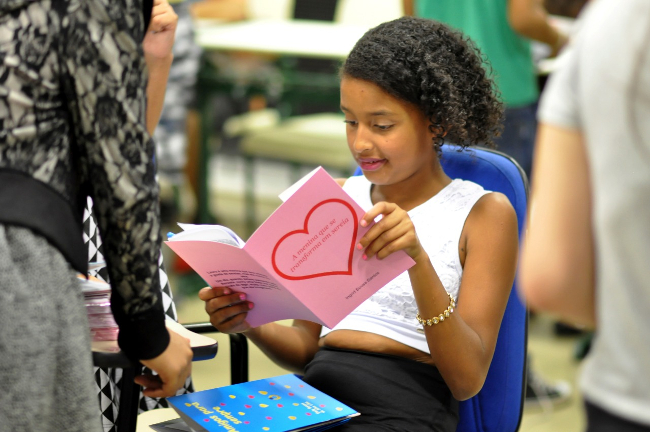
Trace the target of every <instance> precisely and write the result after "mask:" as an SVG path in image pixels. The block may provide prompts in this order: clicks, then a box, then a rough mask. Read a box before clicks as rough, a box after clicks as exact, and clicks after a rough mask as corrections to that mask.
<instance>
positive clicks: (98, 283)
mask: <svg viewBox="0 0 650 432" xmlns="http://www.w3.org/2000/svg"><path fill="white" fill-rule="evenodd" d="M78 278H79V284H80V285H81V291H82V292H83V294H84V303H85V305H86V312H87V313H88V323H89V325H90V336H91V338H92V340H93V341H111V340H117V333H118V331H119V329H118V327H117V323H116V322H115V319H114V318H113V312H112V311H111V287H110V285H109V284H107V283H106V282H104V281H102V280H101V279H98V278H96V277H94V276H88V278H86V277H84V276H83V275H78Z"/></svg>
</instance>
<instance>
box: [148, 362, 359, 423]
mask: <svg viewBox="0 0 650 432" xmlns="http://www.w3.org/2000/svg"><path fill="white" fill-rule="evenodd" d="M167 402H168V403H169V404H170V405H171V406H172V408H174V409H175V410H176V412H178V414H179V415H180V416H181V418H180V419H174V420H168V421H166V422H163V423H158V424H155V425H151V428H152V429H153V430H156V431H206V432H223V431H238V432H247V431H275V432H289V431H317V430H318V431H320V430H325V429H329V428H331V427H334V426H337V425H340V424H341V423H344V422H346V421H348V420H350V418H352V417H355V416H357V415H359V413H358V412H356V411H355V410H353V409H352V408H350V407H348V406H346V405H344V404H342V403H341V402H339V401H337V400H336V399H333V398H331V397H330V396H328V395H326V394H325V393H322V392H321V391H319V390H316V389H315V388H314V387H312V386H310V385H309V384H307V383H306V382H304V381H302V380H301V379H300V378H298V377H296V376H295V375H292V374H287V375H280V376H277V377H273V378H264V379H260V380H256V381H249V382H245V383H241V384H233V385H229V386H225V387H219V388H215V389H210V390H203V391H198V392H194V393H188V394H184V395H180V396H172V397H169V398H167Z"/></svg>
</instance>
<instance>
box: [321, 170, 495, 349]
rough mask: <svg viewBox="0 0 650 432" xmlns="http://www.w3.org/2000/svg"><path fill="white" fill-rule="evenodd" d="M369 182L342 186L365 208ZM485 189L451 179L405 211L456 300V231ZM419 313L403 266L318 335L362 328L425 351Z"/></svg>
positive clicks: (458, 267)
mask: <svg viewBox="0 0 650 432" xmlns="http://www.w3.org/2000/svg"><path fill="white" fill-rule="evenodd" d="M371 186H372V184H371V183H370V182H369V181H368V180H367V179H366V178H365V177H364V176H354V177H350V178H349V179H348V180H347V181H346V182H345V185H344V186H343V189H344V190H345V191H346V192H347V193H348V194H350V196H351V197H352V198H353V199H354V200H355V201H356V202H357V203H359V205H360V206H361V207H362V208H363V209H364V210H370V209H371V208H372V206H373V204H372V201H371V199H370V188H371ZM486 193H489V191H486V190H484V189H483V188H482V187H481V186H479V185H477V184H476V183H472V182H469V181H465V180H460V179H455V180H453V181H452V182H451V183H450V184H448V185H447V186H446V187H445V188H444V189H442V190H441V191H440V192H438V193H437V194H436V195H435V196H433V197H432V198H431V199H429V200H428V201H426V202H425V203H423V204H421V205H419V206H417V207H416V208H414V209H412V210H411V211H409V212H408V214H409V217H410V218H411V220H412V221H413V225H414V226H415V230H416V232H417V235H418V238H419V239H420V243H421V244H422V247H423V248H424V250H425V251H426V252H427V254H428V255H429V259H430V260H431V263H432V264H433V267H434V269H435V270H436V273H437V274H438V277H439V278H440V281H441V282H442V285H443V286H444V287H445V290H447V292H448V293H449V294H451V295H452V296H453V297H454V298H455V299H457V298H458V288H459V287H460V279H461V277H462V275H463V268H462V267H461V264H460V258H459V257H458V241H459V240H460V234H461V232H462V231H463V227H464V226H465V220H466V219H467V215H469V212H470V211H471V210H472V207H474V204H476V202H477V201H478V200H479V198H481V197H482V196H483V195H485V194H486ZM441 312H442V311H441ZM417 313H418V307H417V304H416V303H415V297H414V296H413V288H412V287H411V281H410V279H409V275H408V271H405V272H404V273H402V274H401V275H399V276H398V277H397V278H395V279H393V281H391V282H390V283H388V284H387V285H386V286H384V287H383V288H381V289H380V290H379V291H377V292H376V293H375V294H374V295H372V296H371V297H370V298H369V299H368V300H366V301H365V302H363V303H362V304H361V305H359V307H357V308H356V309H355V310H354V311H352V313H351V314H350V315H348V316H347V317H345V318H344V319H343V320H342V321H341V322H340V323H339V324H337V325H336V326H335V327H334V328H333V329H331V330H330V329H328V328H326V327H323V330H322V332H321V336H325V335H326V334H327V333H329V332H331V331H334V330H343V329H344V330H357V331H365V332H370V333H375V334H378V335H381V336H385V337H388V338H391V339H394V340H396V341H398V342H401V343H403V344H405V345H408V346H411V347H413V348H415V349H418V350H420V351H424V352H426V353H429V347H428V345H427V341H426V339H425V337H424V332H423V330H422V327H421V326H420V324H418V322H417V320H416V319H415V315H416V314H417Z"/></svg>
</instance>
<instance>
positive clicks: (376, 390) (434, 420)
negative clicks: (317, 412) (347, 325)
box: [304, 348, 458, 432]
mask: <svg viewBox="0 0 650 432" xmlns="http://www.w3.org/2000/svg"><path fill="white" fill-rule="evenodd" d="M304 380H305V381H306V382H308V383H309V384H311V385H312V386H314V387H316V388H317V389H319V390H321V391H322V392H324V393H326V394H328V395H330V396H332V397H334V398H335V399H338V400H339V401H341V402H343V403H344V404H346V405H348V406H349V407H351V408H354V409H355V410H357V411H358V412H360V413H361V415H360V416H358V417H354V418H352V419H351V420H350V421H349V422H347V423H345V424H344V425H342V426H339V427H337V428H335V429H331V430H332V431H341V432H365V431H368V432H370V431H372V432H380V431H393V432H397V431H403V432H407V431H408V432H434V431H435V432H443V431H445V432H446V431H449V432H454V431H455V430H456V426H457V425H458V402H457V401H456V400H455V399H454V398H453V396H452V395H451V391H450V390H449V387H447V385H446V384H445V382H444V381H443V379H442V377H441V376H440V372H438V369H436V368H435V367H433V366H430V365H427V364H424V363H420V362H417V361H414V360H410V359H406V358H403V357H397V356H391V355H384V354H375V353H368V352H362V351H350V350H341V349H334V348H321V349H320V351H318V353H316V356H315V357H314V359H313V360H312V361H311V362H310V363H309V364H308V365H307V367H306V368H305V376H304Z"/></svg>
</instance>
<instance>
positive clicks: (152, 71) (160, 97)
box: [142, 0, 178, 135]
mask: <svg viewBox="0 0 650 432" xmlns="http://www.w3.org/2000/svg"><path fill="white" fill-rule="evenodd" d="M177 22H178V16H177V15H176V13H175V12H174V9H173V8H172V7H171V6H170V4H169V3H167V1H166V0H155V1H154V4H153V9H152V11H151V21H150V23H149V28H148V29H147V33H146V34H145V36H144V40H143V41H142V49H143V50H144V58H145V61H146V63H147V69H148V70H149V81H148V83H147V131H148V132H149V134H151V135H153V132H154V130H155V129H156V125H157V124H158V120H159V119H160V113H161V112H162V109H163V103H164V101H165V89H166V88H167V78H168V77H169V69H170V68H171V65H172V61H173V59H174V56H173V54H172V48H173V46H174V37H175V34H176V25H177Z"/></svg>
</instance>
